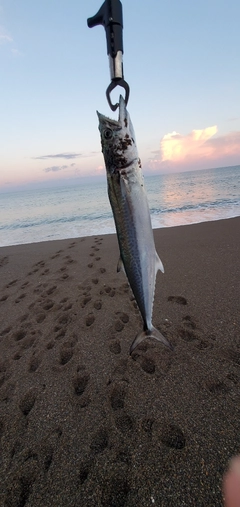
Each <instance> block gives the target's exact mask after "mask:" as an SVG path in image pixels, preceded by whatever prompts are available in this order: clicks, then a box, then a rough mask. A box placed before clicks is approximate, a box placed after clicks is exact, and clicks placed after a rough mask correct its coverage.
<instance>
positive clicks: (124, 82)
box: [106, 79, 130, 111]
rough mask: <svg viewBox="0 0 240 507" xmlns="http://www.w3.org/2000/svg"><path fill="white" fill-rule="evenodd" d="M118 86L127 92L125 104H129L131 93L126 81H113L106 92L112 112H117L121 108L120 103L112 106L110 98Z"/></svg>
mask: <svg viewBox="0 0 240 507" xmlns="http://www.w3.org/2000/svg"><path fill="white" fill-rule="evenodd" d="M116 86H122V87H123V88H124V90H125V92H126V94H125V104H126V105H127V103H128V99H129V93H130V89H129V86H128V84H127V83H126V81H124V79H118V80H115V81H114V80H113V81H112V82H111V83H110V85H109V86H108V88H107V90H106V96H107V101H108V104H109V106H110V107H111V109H112V111H116V109H117V108H118V106H119V102H117V103H116V104H112V101H111V97H110V93H111V91H112V90H114V88H116Z"/></svg>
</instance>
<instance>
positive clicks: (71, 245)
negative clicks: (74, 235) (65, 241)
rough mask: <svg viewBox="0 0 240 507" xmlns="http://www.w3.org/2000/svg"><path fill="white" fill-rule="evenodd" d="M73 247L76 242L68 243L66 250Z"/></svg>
mask: <svg viewBox="0 0 240 507" xmlns="http://www.w3.org/2000/svg"><path fill="white" fill-rule="evenodd" d="M75 245H76V241H73V243H70V245H69V246H68V248H73V247H74V246H75Z"/></svg>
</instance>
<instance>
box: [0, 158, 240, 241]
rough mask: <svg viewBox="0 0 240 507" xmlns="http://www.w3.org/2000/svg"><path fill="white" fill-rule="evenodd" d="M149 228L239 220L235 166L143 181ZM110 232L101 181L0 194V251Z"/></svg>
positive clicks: (237, 168)
mask: <svg viewBox="0 0 240 507" xmlns="http://www.w3.org/2000/svg"><path fill="white" fill-rule="evenodd" d="M145 186H146V190H147V194H148V201H149V207H150V213H151V219H152V225H153V228H160V227H172V226H179V225H185V224H192V223H198V222H205V221H210V220H220V219H223V218H231V217H236V216H240V166H235V167H225V168H219V169H208V170H201V171H199V170H198V171H191V172H183V173H175V174H164V175H158V176H156V175H154V176H148V177H145ZM114 232H115V226H114V221H113V217H112V212H111V208H110V204H109V200H108V195H107V184H106V179H103V180H102V181H100V182H99V180H98V181H97V182H96V181H94V179H92V181H90V180H89V182H88V183H85V182H84V183H83V182H82V183H81V180H80V182H79V185H75V186H70V185H69V186H66V187H61V188H60V187H59V188H44V189H43V188H41V189H37V190H19V191H17V192H9V193H2V194H0V246H8V245H17V244H24V243H35V242H39V241H51V240H56V239H66V238H77V237H82V236H93V235H94V236H95V235H99V234H101V235H102V234H109V233H114Z"/></svg>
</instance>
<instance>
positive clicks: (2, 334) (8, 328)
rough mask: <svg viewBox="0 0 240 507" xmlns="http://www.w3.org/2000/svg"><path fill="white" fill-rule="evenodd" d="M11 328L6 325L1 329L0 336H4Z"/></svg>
mask: <svg viewBox="0 0 240 507" xmlns="http://www.w3.org/2000/svg"><path fill="white" fill-rule="evenodd" d="M11 330H12V328H11V327H10V326H8V327H6V328H5V329H3V330H2V331H1V333H0V336H6V335H7V334H8V333H10V331H11Z"/></svg>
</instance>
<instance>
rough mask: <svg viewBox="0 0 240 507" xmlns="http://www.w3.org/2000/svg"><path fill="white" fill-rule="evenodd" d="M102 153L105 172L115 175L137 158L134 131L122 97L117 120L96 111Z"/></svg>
mask: <svg viewBox="0 0 240 507" xmlns="http://www.w3.org/2000/svg"><path fill="white" fill-rule="evenodd" d="M97 115H98V119H99V131H100V134H101V143H102V152H103V156H104V159H105V164H106V169H107V172H110V173H116V172H118V171H120V170H121V169H125V168H127V167H129V166H130V165H131V163H132V161H133V160H135V159H136V158H138V154H137V147H136V141H135V134H134V129H133V126H132V122H131V119H130V116H129V113H128V111H127V108H126V104H125V100H124V98H123V97H122V96H120V99H119V117H118V120H112V119H111V118H107V117H106V116H104V115H103V114H101V113H99V112H98V111H97Z"/></svg>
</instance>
